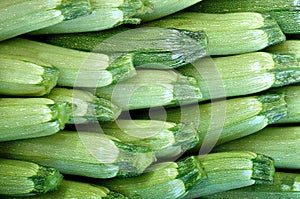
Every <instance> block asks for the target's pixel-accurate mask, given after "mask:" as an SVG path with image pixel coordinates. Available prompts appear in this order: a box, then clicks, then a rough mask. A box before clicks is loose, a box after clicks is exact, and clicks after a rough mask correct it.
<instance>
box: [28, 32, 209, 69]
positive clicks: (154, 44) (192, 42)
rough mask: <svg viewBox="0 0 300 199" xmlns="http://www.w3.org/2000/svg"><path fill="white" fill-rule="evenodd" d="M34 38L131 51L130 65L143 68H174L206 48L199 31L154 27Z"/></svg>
mask: <svg viewBox="0 0 300 199" xmlns="http://www.w3.org/2000/svg"><path fill="white" fill-rule="evenodd" d="M132 35H134V37H133V36H132ZM33 39H34V37H33ZM38 39H40V40H42V41H45V42H47V43H51V44H54V45H58V46H62V47H66V48H72V49H76V50H83V51H91V52H98V53H108V54H111V53H112V54H116V53H117V54H118V53H132V54H133V63H134V65H135V66H136V67H144V68H176V67H178V66H182V65H185V64H187V63H191V62H193V61H195V60H197V59H199V58H200V57H203V56H205V55H206V48H207V38H206V35H205V33H203V32H202V31H197V32H193V31H187V30H177V29H167V28H157V27H156V28H154V27H152V28H135V29H130V28H125V27H120V28H114V29H111V30H106V31H98V32H90V33H79V34H57V35H47V36H41V37H38Z"/></svg>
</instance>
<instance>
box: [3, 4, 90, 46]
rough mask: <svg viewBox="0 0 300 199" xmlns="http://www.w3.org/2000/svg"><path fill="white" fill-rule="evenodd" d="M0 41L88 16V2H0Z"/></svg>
mask: <svg viewBox="0 0 300 199" xmlns="http://www.w3.org/2000/svg"><path fill="white" fill-rule="evenodd" d="M0 13H1V20H0V41H2V40H5V39H9V38H12V37H15V36H18V35H21V34H24V33H27V32H31V31H34V30H38V29H41V28H45V27H48V26H52V25H54V24H58V23H60V22H62V21H64V20H71V19H75V18H77V17H80V16H85V15H89V14H90V13H91V7H90V3H89V1H88V0H35V1H27V0H14V1H1V2H0Z"/></svg>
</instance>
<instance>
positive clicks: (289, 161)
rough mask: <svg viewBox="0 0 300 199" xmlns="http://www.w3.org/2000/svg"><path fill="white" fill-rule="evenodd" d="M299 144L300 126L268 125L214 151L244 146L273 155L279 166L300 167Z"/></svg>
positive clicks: (234, 149) (236, 148) (238, 148)
mask: <svg viewBox="0 0 300 199" xmlns="http://www.w3.org/2000/svg"><path fill="white" fill-rule="evenodd" d="M299 145H300V127H298V126H287V127H267V128H265V129H262V130H261V131H259V132H257V133H255V134H253V135H249V136H247V137H244V138H241V139H237V140H233V141H231V142H228V143H225V144H223V145H220V146H218V147H216V148H215V149H214V151H219V152H220V151H236V150H240V149H241V148H242V149H244V150H249V151H253V152H256V153H261V154H265V155H267V156H270V157H272V158H273V159H274V160H275V167H277V168H288V169H300V160H299V156H300V150H299Z"/></svg>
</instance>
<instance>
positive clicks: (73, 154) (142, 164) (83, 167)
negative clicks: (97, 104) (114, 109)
mask: <svg viewBox="0 0 300 199" xmlns="http://www.w3.org/2000/svg"><path fill="white" fill-rule="evenodd" d="M77 130H78V132H77V131H60V132H59V133H56V134H54V135H51V136H47V137H40V138H35V139H26V140H20V141H11V142H4V143H1V146H0V156H1V157H6V158H13V159H19V160H26V161H32V162H35V163H38V164H41V165H44V166H49V167H53V168H56V169H57V170H59V171H60V172H61V173H63V174H70V175H79V176H86V177H91V178H112V177H115V176H124V177H130V176H135V175H139V174H141V173H142V172H143V171H144V170H145V169H146V168H147V167H148V166H149V165H150V164H151V163H152V162H153V161H155V156H154V154H153V153H152V152H151V151H150V149H148V148H145V147H139V146H135V145H129V144H125V143H123V142H121V141H119V140H118V139H116V138H114V137H110V136H107V135H104V134H101V133H98V132H83V131H80V129H77Z"/></svg>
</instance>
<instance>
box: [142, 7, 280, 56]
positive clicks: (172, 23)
mask: <svg viewBox="0 0 300 199" xmlns="http://www.w3.org/2000/svg"><path fill="white" fill-rule="evenodd" d="M142 27H161V28H177V29H184V30H190V31H204V32H205V33H206V34H207V37H208V41H209V42H208V54H209V55H228V54H240V53H246V52H252V51H257V50H261V49H263V48H265V47H267V46H270V45H273V44H276V43H279V42H282V41H284V40H285V35H284V34H283V32H282V31H281V29H280V28H279V26H278V24H277V22H276V21H275V20H274V19H273V18H271V17H270V16H269V15H266V14H264V15H262V14H259V13H253V12H242V13H228V14H207V13H197V12H180V13H176V14H174V15H170V16H167V17H165V18H163V19H160V20H156V21H153V22H148V23H145V24H144V25H142Z"/></svg>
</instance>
